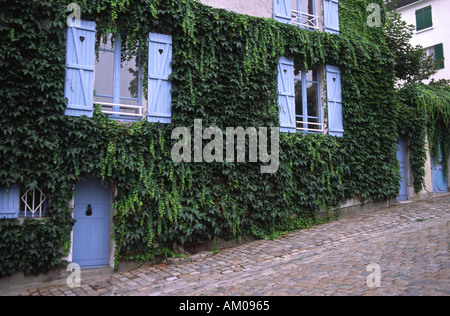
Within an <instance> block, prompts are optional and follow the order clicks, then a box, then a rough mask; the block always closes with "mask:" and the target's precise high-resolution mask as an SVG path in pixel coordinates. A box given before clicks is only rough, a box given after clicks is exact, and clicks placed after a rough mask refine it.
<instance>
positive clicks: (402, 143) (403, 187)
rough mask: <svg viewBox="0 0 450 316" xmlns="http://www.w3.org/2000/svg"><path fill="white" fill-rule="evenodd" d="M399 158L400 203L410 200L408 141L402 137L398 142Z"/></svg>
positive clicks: (398, 198)
mask: <svg viewBox="0 0 450 316" xmlns="http://www.w3.org/2000/svg"><path fill="white" fill-rule="evenodd" d="M397 158H398V162H399V163H400V176H401V179H400V191H399V193H398V197H397V200H398V201H407V200H408V188H407V184H406V139H405V137H400V138H399V140H398V147H397Z"/></svg>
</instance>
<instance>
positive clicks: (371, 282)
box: [366, 263, 381, 288]
mask: <svg viewBox="0 0 450 316" xmlns="http://www.w3.org/2000/svg"><path fill="white" fill-rule="evenodd" d="M366 270H367V272H372V273H371V274H369V276H368V277H367V279H366V284H367V286H368V287H370V288H375V287H381V267H380V265H379V264H376V263H371V264H369V265H368V266H367V267H366Z"/></svg>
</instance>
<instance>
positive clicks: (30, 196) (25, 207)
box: [19, 187, 47, 218]
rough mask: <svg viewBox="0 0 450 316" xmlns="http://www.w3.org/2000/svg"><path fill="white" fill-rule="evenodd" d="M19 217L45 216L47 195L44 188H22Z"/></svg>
mask: <svg viewBox="0 0 450 316" xmlns="http://www.w3.org/2000/svg"><path fill="white" fill-rule="evenodd" d="M20 194H21V195H20V211H19V217H20V218H25V217H38V218H39V217H45V211H46V209H47V197H46V196H45V194H44V192H43V191H42V188H39V187H38V188H35V189H34V190H30V189H29V190H21V192H20Z"/></svg>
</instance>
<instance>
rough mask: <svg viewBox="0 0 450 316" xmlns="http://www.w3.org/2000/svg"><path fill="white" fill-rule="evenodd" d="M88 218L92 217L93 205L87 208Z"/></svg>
mask: <svg viewBox="0 0 450 316" xmlns="http://www.w3.org/2000/svg"><path fill="white" fill-rule="evenodd" d="M86 216H92V206H91V204H89V205H88V207H87V210H86Z"/></svg>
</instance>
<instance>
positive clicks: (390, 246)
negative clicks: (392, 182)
mask: <svg viewBox="0 0 450 316" xmlns="http://www.w3.org/2000/svg"><path fill="white" fill-rule="evenodd" d="M449 232H450V195H447V196H443V197H439V198H435V199H432V200H426V201H420V202H414V203H406V204H399V205H396V206H394V207H391V208H388V209H384V210H381V211H378V212H374V213H371V214H365V215H357V216H352V217H348V218H345V219H342V220H339V221H336V222H332V223H328V224H324V225H320V226H316V227H313V228H311V229H307V230H301V231H298V232H295V233H292V234H288V235H286V236H285V237H284V238H280V239H278V240H274V241H268V240H258V241H254V242H251V243H246V244H241V245H238V246H236V247H232V248H228V249H223V250H221V251H220V252H219V253H218V254H215V255H213V254H212V253H205V254H203V255H201V257H202V259H201V260H198V261H195V262H191V263H183V264H166V265H164V264H161V265H156V266H148V267H141V268H139V269H136V270H133V271H130V272H121V273H113V274H111V275H107V276H102V277H99V278H97V279H92V280H86V281H82V283H81V287H78V288H74V289H70V288H68V287H67V285H65V284H62V285H52V286H48V285H47V286H46V285H43V287H41V288H38V289H31V290H17V291H14V292H11V293H9V294H11V295H72V296H73V295H76V296H79V295H80V296H81V295H193V296H197V295H270V296H272V295H436V296H443V295H445V296H449V295H450V254H449V250H450V249H449V245H450V234H449ZM371 264H372V265H371ZM369 265H371V266H369ZM368 267H369V268H370V269H369V270H368ZM374 267H375V268H376V267H379V268H380V271H379V272H380V273H379V274H376V273H377V270H376V269H375V268H374ZM369 275H370V276H371V277H370V278H368V277H369ZM372 276H375V278H372ZM81 277H83V275H82V276H81ZM368 279H369V282H368ZM376 280H379V281H380V284H379V285H380V287H369V285H370V286H373V285H377V284H376V283H375V284H374V283H373V282H371V281H376Z"/></svg>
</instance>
